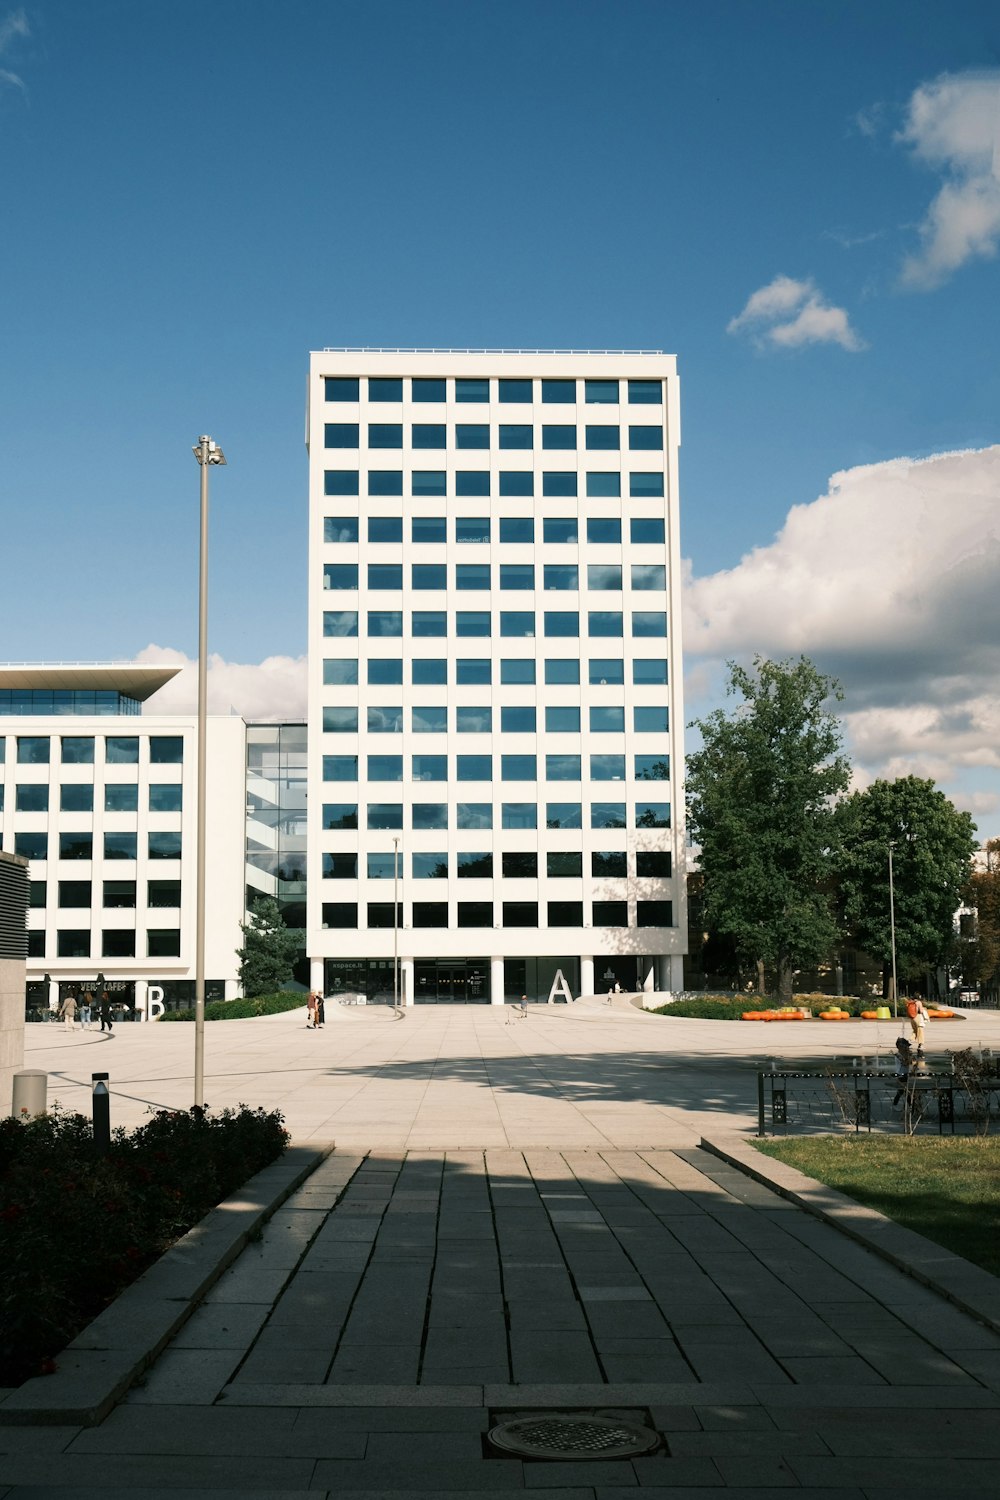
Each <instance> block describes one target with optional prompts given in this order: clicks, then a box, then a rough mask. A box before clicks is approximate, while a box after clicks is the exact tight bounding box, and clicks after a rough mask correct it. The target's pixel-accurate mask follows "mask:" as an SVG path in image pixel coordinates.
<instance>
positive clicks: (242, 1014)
mask: <svg viewBox="0 0 1000 1500" xmlns="http://www.w3.org/2000/svg"><path fill="white" fill-rule="evenodd" d="M305 1004H306V997H305V995H298V994H293V993H292V992H291V991H290V990H281V991H280V992H279V993H278V994H277V995H254V996H252V997H249V998H248V997H244V998H243V999H242V1000H210V1001H209V1002H208V1004H207V1005H206V1006H205V1020H206V1021H245V1020H246V1019H247V1018H248V1017H249V1016H277V1015H280V1014H281V1012H282V1011H285V1010H304V1009H305ZM160 1020H161V1021H193V1020H194V1009H193V1008H192V1009H191V1010H170V1011H167V1012H165V1014H164V1015H162V1016H161V1017H160Z"/></svg>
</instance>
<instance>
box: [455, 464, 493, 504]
mask: <svg viewBox="0 0 1000 1500" xmlns="http://www.w3.org/2000/svg"><path fill="white" fill-rule="evenodd" d="M489 492H490V473H489V470H488V469H459V470H458V473H457V474H456V475H455V494H456V495H458V496H459V497H460V498H463V499H464V498H467V497H468V496H470V495H488V494H489Z"/></svg>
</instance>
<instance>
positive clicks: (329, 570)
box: [323, 563, 358, 589]
mask: <svg viewBox="0 0 1000 1500" xmlns="http://www.w3.org/2000/svg"><path fill="white" fill-rule="evenodd" d="M357 586H358V565H357V563H324V565H323V587H324V588H325V589H356V588H357Z"/></svg>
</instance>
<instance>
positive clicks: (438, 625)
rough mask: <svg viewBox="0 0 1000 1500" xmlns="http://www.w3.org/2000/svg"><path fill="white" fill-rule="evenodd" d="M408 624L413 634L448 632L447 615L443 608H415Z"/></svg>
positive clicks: (423, 634) (443, 633)
mask: <svg viewBox="0 0 1000 1500" xmlns="http://www.w3.org/2000/svg"><path fill="white" fill-rule="evenodd" d="M410 625H411V629H412V631H413V634H414V636H418V637H419V636H424V637H426V636H445V635H447V634H448V615H447V612H446V611H445V610H443V609H415V610H414V611H413V614H412V616H411V617H410Z"/></svg>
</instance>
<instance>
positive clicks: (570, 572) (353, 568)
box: [323, 562, 667, 594]
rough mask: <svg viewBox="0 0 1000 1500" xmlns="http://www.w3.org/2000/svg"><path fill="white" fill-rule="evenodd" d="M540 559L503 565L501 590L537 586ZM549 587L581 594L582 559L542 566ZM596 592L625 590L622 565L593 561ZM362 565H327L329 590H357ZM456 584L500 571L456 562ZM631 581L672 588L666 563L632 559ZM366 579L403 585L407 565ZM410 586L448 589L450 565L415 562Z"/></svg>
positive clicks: (636, 586)
mask: <svg viewBox="0 0 1000 1500" xmlns="http://www.w3.org/2000/svg"><path fill="white" fill-rule="evenodd" d="M535 571H536V570H535V565H534V563H500V564H499V565H498V570H497V578H496V581H497V583H498V584H499V587H500V588H501V589H534V587H535ZM538 574H539V581H540V583H541V584H542V587H543V588H544V589H547V590H550V591H553V592H557V591H563V592H570V593H572V592H575V591H578V590H579V588H580V569H579V567H578V566H577V565H576V563H545V565H544V567H543V568H539V569H538ZM585 577H586V584H587V588H588V589H590V590H591V592H592V593H609V592H610V593H619V594H620V593H621V591H622V565H621V563H588V564H587V571H586V574H585ZM358 578H359V564H358V563H325V564H324V565H323V587H324V589H357V587H358ZM453 578H454V587H455V588H456V589H459V590H476V589H479V590H482V589H487V590H488V589H491V588H492V587H493V586H494V572H493V568H492V566H491V564H490V563H454V564H453ZM629 581H630V583H631V586H632V588H633V590H634V591H636V592H642V591H646V592H649V591H654V590H655V591H659V592H660V593H662V592H663V590H664V589H665V588H666V586H667V570H666V567H665V566H664V565H663V564H662V563H632V565H631V572H630V574H629ZM366 582H367V585H368V587H369V588H370V589H401V588H402V587H403V564H402V563H384V562H378V563H369V564H368V571H367V574H366ZM410 587H411V588H412V589H417V590H430V589H436V590H442V589H447V587H448V564H447V563H411V564H410Z"/></svg>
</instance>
